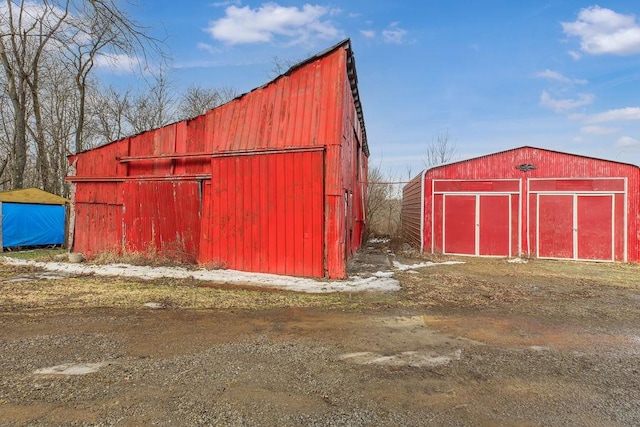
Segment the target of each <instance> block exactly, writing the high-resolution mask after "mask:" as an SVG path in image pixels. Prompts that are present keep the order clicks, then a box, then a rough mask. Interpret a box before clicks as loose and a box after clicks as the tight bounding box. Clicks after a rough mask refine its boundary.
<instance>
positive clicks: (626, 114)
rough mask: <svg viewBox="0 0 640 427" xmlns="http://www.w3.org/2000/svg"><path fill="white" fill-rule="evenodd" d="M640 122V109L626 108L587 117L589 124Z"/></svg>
mask: <svg viewBox="0 0 640 427" xmlns="http://www.w3.org/2000/svg"><path fill="white" fill-rule="evenodd" d="M633 120H640V107H626V108H618V109H615V110H609V111H605V112H603V113H598V114H593V115H591V116H589V117H587V120H586V121H587V122H588V123H608V122H629V121H633Z"/></svg>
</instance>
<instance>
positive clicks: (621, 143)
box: [616, 136, 640, 148]
mask: <svg viewBox="0 0 640 427" xmlns="http://www.w3.org/2000/svg"><path fill="white" fill-rule="evenodd" d="M616 147H617V148H638V147H640V139H637V138H631V137H630V136H622V137H620V138H618V140H617V141H616Z"/></svg>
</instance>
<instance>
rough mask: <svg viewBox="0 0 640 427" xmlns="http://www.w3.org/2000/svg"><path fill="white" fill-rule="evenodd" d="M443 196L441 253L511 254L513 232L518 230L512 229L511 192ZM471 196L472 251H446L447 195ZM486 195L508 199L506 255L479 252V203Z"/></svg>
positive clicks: (484, 255) (453, 195)
mask: <svg viewBox="0 0 640 427" xmlns="http://www.w3.org/2000/svg"><path fill="white" fill-rule="evenodd" d="M442 196H443V203H442V224H441V227H442V253H443V254H447V255H467V256H478V257H505V256H512V255H511V254H513V236H514V235H513V233H514V231H515V232H518V233H519V230H514V229H513V225H512V222H513V215H514V214H513V208H512V202H513V200H512V194H511V193H445V194H443V195H442ZM465 196H466V197H473V198H475V201H474V203H475V207H474V237H473V239H474V253H472V254H463V253H457V252H447V243H446V242H447V236H446V220H447V215H446V209H447V208H446V206H447V203H446V200H447V198H448V197H465ZM486 197H506V198H507V200H508V209H509V218H508V222H509V249H508V252H509V254H508V255H487V254H481V253H480V252H481V251H480V243H481V228H482V227H481V204H482V199H483V198H486Z"/></svg>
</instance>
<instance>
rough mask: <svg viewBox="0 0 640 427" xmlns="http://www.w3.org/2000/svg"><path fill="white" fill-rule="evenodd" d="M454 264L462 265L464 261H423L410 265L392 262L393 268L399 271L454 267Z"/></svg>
mask: <svg viewBox="0 0 640 427" xmlns="http://www.w3.org/2000/svg"><path fill="white" fill-rule="evenodd" d="M455 264H464V261H444V262H431V261H425V262H421V263H419V264H411V265H406V264H402V263H401V262H398V261H395V260H394V261H393V266H394V267H395V268H396V269H398V270H400V271H406V270H413V269H416V268H423V267H434V266H437V265H455Z"/></svg>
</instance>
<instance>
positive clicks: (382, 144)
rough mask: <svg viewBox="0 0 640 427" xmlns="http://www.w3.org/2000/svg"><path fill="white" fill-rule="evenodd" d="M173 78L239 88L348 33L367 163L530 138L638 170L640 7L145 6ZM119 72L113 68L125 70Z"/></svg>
mask: <svg viewBox="0 0 640 427" xmlns="http://www.w3.org/2000/svg"><path fill="white" fill-rule="evenodd" d="M130 13H131V14H132V16H133V17H134V18H135V19H137V20H138V21H140V22H141V23H142V24H144V25H146V26H148V27H150V29H151V31H153V32H154V33H155V34H158V35H160V34H163V33H164V34H166V35H167V36H168V39H167V48H168V50H169V53H170V54H171V55H172V57H173V61H172V65H173V70H172V72H171V73H172V78H173V80H174V81H175V84H176V85H177V86H178V87H186V86H188V85H190V84H198V85H202V86H210V87H220V86H227V87H232V88H234V89H236V90H237V91H238V92H246V91H249V90H251V89H253V88H255V87H258V86H261V85H262V84H264V83H266V82H267V81H269V80H270V77H269V71H270V70H271V69H272V67H273V58H274V57H275V56H277V57H279V58H283V59H296V60H302V59H304V58H306V57H308V56H310V55H312V54H315V53H317V52H320V51H322V50H324V49H325V48H327V47H330V46H332V45H333V44H335V43H337V42H338V41H340V40H342V39H344V38H346V37H349V38H351V41H352V46H353V50H354V53H355V56H356V65H357V70H358V77H359V89H360V95H361V99H362V103H363V109H364V115H365V122H366V126H367V134H368V139H369V146H370V150H371V158H370V164H373V165H379V166H381V167H382V168H383V170H385V171H387V172H390V173H394V174H396V175H397V176H399V177H402V178H406V176H407V175H408V174H409V171H411V174H412V175H415V174H416V173H418V172H419V171H420V170H421V169H423V168H424V165H423V161H422V159H423V156H424V152H425V149H426V146H427V145H428V144H429V143H430V141H431V140H432V139H433V138H435V137H436V136H437V135H438V134H442V133H445V132H446V133H448V134H449V137H450V140H451V141H452V142H453V143H455V144H456V147H457V151H458V153H459V157H460V158H468V157H474V156H478V155H483V154H488V153H491V152H495V151H500V150H505V149H509V148H514V147H519V146H522V145H532V146H537V147H542V148H549V149H554V150H559V151H567V152H571V153H576V154H583V155H588V156H595V157H602V158H607V159H614V160H618V161H622V162H628V163H634V164H638V165H640V16H638V15H640V2H637V1H632V0H625V1H622V0H612V1H604V2H599V3H595V2H590V1H574V0H549V1H543V0H518V1H515V0H491V1H487V2H481V1H477V0H454V1H452V0H444V1H443V0H425V1H422V2H414V1H403V0H396V1H393V2H371V1H361V0H355V1H353V0H352V1H344V0H335V1H330V2H325V1H322V0H320V1H317V2H315V1H311V2H309V3H304V2H295V1H277V2H261V1H244V0H243V1H226V2H225V1H219V2H215V1H205V0H202V1H200V0H191V1H185V2H177V1H175V0H153V1H151V0H144V1H141V2H140V5H139V6H138V7H136V8H133V9H131V11H130ZM121 77H122V76H121Z"/></svg>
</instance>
